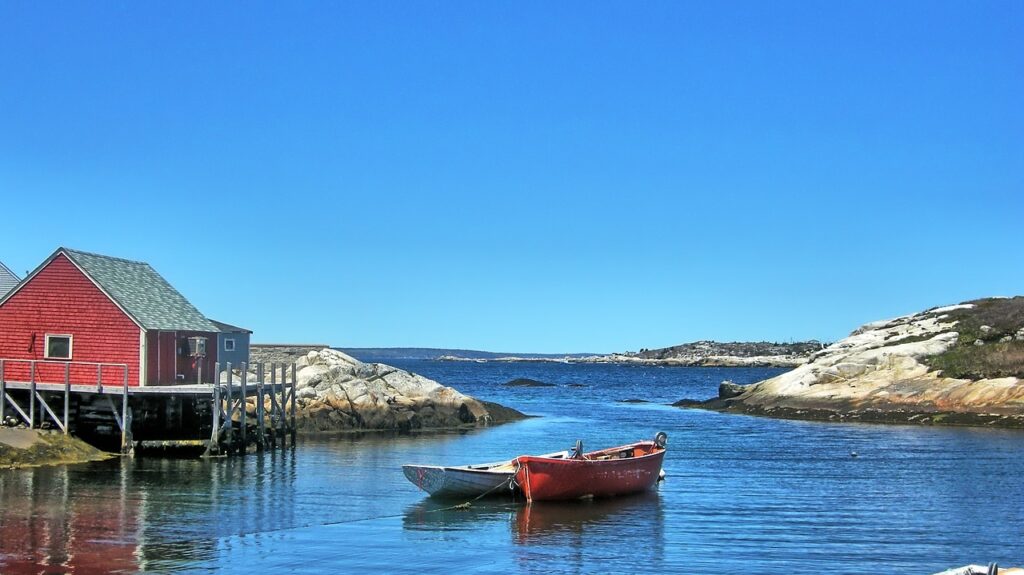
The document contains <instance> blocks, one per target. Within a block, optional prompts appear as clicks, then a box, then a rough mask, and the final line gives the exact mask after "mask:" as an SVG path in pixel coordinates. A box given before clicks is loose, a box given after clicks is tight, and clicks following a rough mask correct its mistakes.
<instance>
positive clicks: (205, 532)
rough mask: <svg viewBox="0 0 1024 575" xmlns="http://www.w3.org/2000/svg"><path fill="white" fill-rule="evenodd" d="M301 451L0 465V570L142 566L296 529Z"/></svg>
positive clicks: (172, 565)
mask: <svg viewBox="0 0 1024 575" xmlns="http://www.w3.org/2000/svg"><path fill="white" fill-rule="evenodd" d="M294 467H295V457H294V453H293V452H285V453H280V452H274V453H268V454H265V455H264V456H259V457H253V458H244V459H243V458H234V459H228V460H206V461H197V460H181V459H135V460H133V459H127V458H126V459H121V460H114V461H111V462H101V463H94V464H87V465H76V466H58V467H48V468H34V469H23V470H12V471H5V472H0V508H2V510H3V513H0V572H2V573H5V574H7V573H40V572H60V573H76V574H90V573H136V572H140V571H150V570H155V571H168V570H174V569H176V568H180V567H181V566H183V565H185V564H186V563H191V562H194V561H207V560H210V559H212V558H213V557H214V556H215V555H216V554H217V553H218V552H219V551H218V545H219V544H220V543H219V541H218V539H219V538H222V537H225V536H227V535H232V534H234V535H237V534H239V533H246V532H250V533H251V532H259V531H262V530H267V529H275V528H281V527H285V528H287V527H291V526H294V525H295V522H296V520H297V518H296V516H295V509H296V505H295V473H294Z"/></svg>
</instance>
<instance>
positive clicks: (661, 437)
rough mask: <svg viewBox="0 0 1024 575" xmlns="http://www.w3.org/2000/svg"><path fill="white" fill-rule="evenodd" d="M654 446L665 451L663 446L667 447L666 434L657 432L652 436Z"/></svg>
mask: <svg viewBox="0 0 1024 575" xmlns="http://www.w3.org/2000/svg"><path fill="white" fill-rule="evenodd" d="M654 445H657V446H658V447H660V448H662V449H665V446H666V445H668V434H667V433H665V432H664V431H659V432H658V433H657V434H656V435H655V436H654Z"/></svg>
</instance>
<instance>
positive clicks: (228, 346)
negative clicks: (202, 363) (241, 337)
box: [224, 338, 235, 351]
mask: <svg viewBox="0 0 1024 575" xmlns="http://www.w3.org/2000/svg"><path fill="white" fill-rule="evenodd" d="M224 351H235V340H233V339H228V338H225V339H224Z"/></svg>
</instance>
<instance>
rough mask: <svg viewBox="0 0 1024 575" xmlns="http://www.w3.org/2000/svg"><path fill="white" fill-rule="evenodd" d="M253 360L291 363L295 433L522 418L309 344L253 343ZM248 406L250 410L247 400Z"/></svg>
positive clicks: (435, 426)
mask: <svg viewBox="0 0 1024 575" xmlns="http://www.w3.org/2000/svg"><path fill="white" fill-rule="evenodd" d="M251 360H252V362H253V363H258V362H287V363H295V364H296V367H297V368H298V371H297V373H296V390H297V391H296V393H297V396H298V400H297V402H296V426H297V428H298V431H299V432H300V433H321V432H335V431H414V430H429V429H452V428H462V427H481V426H488V425H497V424H500V423H506V422H510V421H517V420H520V419H524V418H526V417H527V416H526V415H524V414H522V413H520V412H518V411H516V410H514V409H512V408H509V407H505V406H502V405H499V404H496V403H493V402H487V401H481V400H478V399H476V398H473V397H470V396H468V395H465V394H462V393H460V392H458V391H456V390H455V389H452V388H450V387H446V386H443V385H441V384H439V383H437V382H436V381H433V380H431V379H427V378H426V377H423V376H421V375H417V374H414V373H411V372H408V371H405V370H402V369H398V368H395V367H391V366H389V365H385V364H382V363H363V362H361V361H359V360H357V359H355V358H353V357H351V356H349V355H347V354H345V353H342V352H340V351H337V350H334V349H330V348H322V349H310V347H309V346H268V347H254V348H253V349H252V352H251ZM248 410H250V411H251V412H253V413H254V412H255V410H256V405H255V402H254V401H252V402H250V404H249V405H248Z"/></svg>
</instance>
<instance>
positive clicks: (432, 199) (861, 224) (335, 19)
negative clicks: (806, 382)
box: [0, 1, 1024, 352]
mask: <svg viewBox="0 0 1024 575" xmlns="http://www.w3.org/2000/svg"><path fill="white" fill-rule="evenodd" d="M1021 102H1024V4H1021V3H1018V2H981V3H965V2H936V1H927V2H888V1H886V2H857V3H852V2H851V3H841V2H831V1H821V2H781V3H780V2H749V3H748V2H729V3H718V2H707V3H702V4H698V3H683V2H644V3H610V2H596V3H594V2H561V3H531V2H516V3H497V2H444V3H442V2H362V3H357V2H347V3H333V2H332V3H326V2H325V3H251V2H246V3H234V4H229V3H218V4H207V3H162V4H161V3H152V2H151V3H129V2H118V3H115V2H106V3H84V2H79V3H56V2H55V3H44V4H40V3H33V2H5V3H3V4H0V200H2V206H3V208H2V211H3V219H2V222H3V223H2V225H0V261H3V262H5V263H6V264H7V265H8V266H9V267H11V268H12V269H14V270H16V271H18V272H19V273H20V272H23V271H24V270H27V269H32V268H34V267H35V266H36V265H37V264H38V263H39V262H40V261H42V260H43V259H44V258H45V257H46V256H47V255H49V254H50V253H51V252H52V251H53V250H54V249H56V247H57V246H60V245H65V246H68V247H72V248H76V249H82V250H88V251H94V252H99V253H104V254H109V255H115V256H120V257H126V258H131V259H139V260H144V261H148V262H150V263H151V264H152V265H153V266H154V267H155V268H156V269H157V270H158V271H159V272H161V273H162V274H163V275H164V276H165V277H166V278H167V279H168V280H169V281H171V283H173V284H174V285H175V286H176V287H178V289H179V290H181V291H182V292H183V293H184V294H185V295H186V296H187V297H188V298H189V299H191V300H192V301H193V302H194V303H195V304H196V305H197V307H199V308H200V309H201V310H202V311H203V312H204V313H206V314H207V315H209V316H211V317H214V318H216V319H220V320H222V321H227V322H230V323H236V324H240V325H244V326H246V327H249V328H251V329H253V330H255V332H256V333H255V336H254V340H255V341H263V342H270V341H275V342H276V341H292V342H297V341H302V342H323V343H329V344H333V345H339V346H430V347H463V348H476V349H488V350H495V351H534V352H563V351H565V352H569V351H591V352H610V351H620V350H630V349H638V348H641V347H661V346H667V345H672V344H676V343H681V342H684V341H691V340H696V339H718V340H760V339H767V340H779V341H783V340H791V339H792V340H798V339H809V338H817V339H821V340H834V339H837V338H840V337H843V336H845V335H846V334H847V333H848V332H849V331H851V330H852V329H854V328H855V327H857V326H858V325H860V324H862V323H865V322H867V321H872V320H875V319H880V318H885V317H890V316H894V315H899V314H903V313H910V312H914V311H917V310H920V309H924V308H927V307H931V306H936V305H941V304H948V303H954V302H958V301H962V300H966V299H971V298H976V297H982V296H989V295H1012V294H1020V293H1022V292H1024V288H1022V286H1024V255H1022V254H1024V249H1022V248H1024V236H1022V223H1024V106H1022V105H1021Z"/></svg>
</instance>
